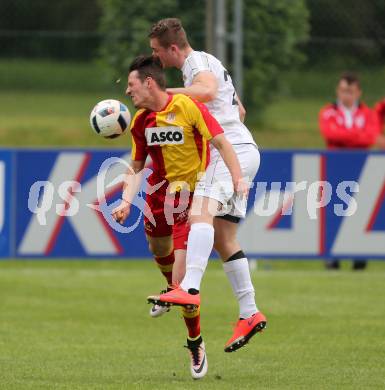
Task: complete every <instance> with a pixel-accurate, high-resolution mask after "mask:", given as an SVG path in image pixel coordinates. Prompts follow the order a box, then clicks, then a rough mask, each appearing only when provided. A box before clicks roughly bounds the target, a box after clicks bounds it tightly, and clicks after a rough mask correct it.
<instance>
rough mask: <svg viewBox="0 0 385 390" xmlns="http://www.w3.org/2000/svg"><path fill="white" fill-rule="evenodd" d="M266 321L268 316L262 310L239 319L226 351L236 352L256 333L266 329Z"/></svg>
mask: <svg viewBox="0 0 385 390" xmlns="http://www.w3.org/2000/svg"><path fill="white" fill-rule="evenodd" d="M266 323H267V322H266V317H265V316H264V315H263V314H262V313H261V312H258V313H255V314H254V315H252V316H251V317H249V318H246V319H242V320H238V322H237V324H236V325H235V328H234V333H233V336H232V337H231V338H230V340H228V341H227V343H226V345H225V352H234V351H236V350H237V349H239V348H241V347H243V346H244V345H245V344H247V343H248V342H249V340H250V339H251V338H252V337H253V336H254V335H255V334H256V333H258V332H261V331H262V330H263V329H265V327H266Z"/></svg>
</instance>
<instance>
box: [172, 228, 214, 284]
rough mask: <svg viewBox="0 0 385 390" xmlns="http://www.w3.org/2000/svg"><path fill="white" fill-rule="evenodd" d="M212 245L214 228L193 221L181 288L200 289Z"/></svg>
mask: <svg viewBox="0 0 385 390" xmlns="http://www.w3.org/2000/svg"><path fill="white" fill-rule="evenodd" d="M213 245H214V228H213V226H212V225H210V224H208V223H194V224H193V225H191V229H190V233H189V235H188V243H187V254H186V275H185V277H184V278H183V281H182V283H181V284H180V286H181V287H182V289H183V290H185V291H188V289H189V288H194V289H196V290H199V289H200V285H201V280H202V277H203V274H204V272H205V270H206V267H207V263H208V260H209V256H210V254H211V251H212V249H213Z"/></svg>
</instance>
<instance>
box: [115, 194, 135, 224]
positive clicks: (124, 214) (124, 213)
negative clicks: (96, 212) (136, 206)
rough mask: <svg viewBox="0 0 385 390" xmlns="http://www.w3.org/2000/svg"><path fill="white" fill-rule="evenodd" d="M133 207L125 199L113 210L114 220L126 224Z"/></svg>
mask: <svg viewBox="0 0 385 390" xmlns="http://www.w3.org/2000/svg"><path fill="white" fill-rule="evenodd" d="M130 210H131V205H130V203H128V202H127V201H125V200H124V199H122V201H121V203H120V205H119V206H118V207H115V208H114V209H113V210H112V213H111V214H112V218H114V219H115V221H116V222H118V223H120V224H121V225H123V224H124V222H125V221H126V219H127V218H128V216H129V215H130Z"/></svg>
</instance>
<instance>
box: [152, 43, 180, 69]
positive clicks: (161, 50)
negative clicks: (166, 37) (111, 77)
mask: <svg viewBox="0 0 385 390" xmlns="http://www.w3.org/2000/svg"><path fill="white" fill-rule="evenodd" d="M150 46H151V49H152V55H153V56H154V57H157V58H159V60H160V62H161V63H162V66H163V68H170V67H173V66H175V47H174V46H175V45H171V46H170V47H168V48H167V49H166V48H165V47H163V46H161V45H160V43H159V41H158V39H157V38H151V39H150Z"/></svg>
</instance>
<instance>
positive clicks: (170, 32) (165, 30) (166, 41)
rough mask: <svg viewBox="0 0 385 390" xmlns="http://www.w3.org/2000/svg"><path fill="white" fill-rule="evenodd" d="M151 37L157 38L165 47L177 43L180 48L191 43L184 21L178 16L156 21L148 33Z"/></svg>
mask: <svg viewBox="0 0 385 390" xmlns="http://www.w3.org/2000/svg"><path fill="white" fill-rule="evenodd" d="M148 36H149V38H157V39H158V41H159V44H160V45H161V46H163V47H164V48H168V47H170V46H171V45H176V46H178V47H179V49H184V48H186V47H187V46H188V45H189V43H188V40H187V36H186V31H184V28H183V26H182V22H181V21H180V20H179V19H177V18H167V19H161V20H159V21H158V22H156V23H155V24H154V25H153V26H152V27H151V30H150V34H148Z"/></svg>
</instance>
